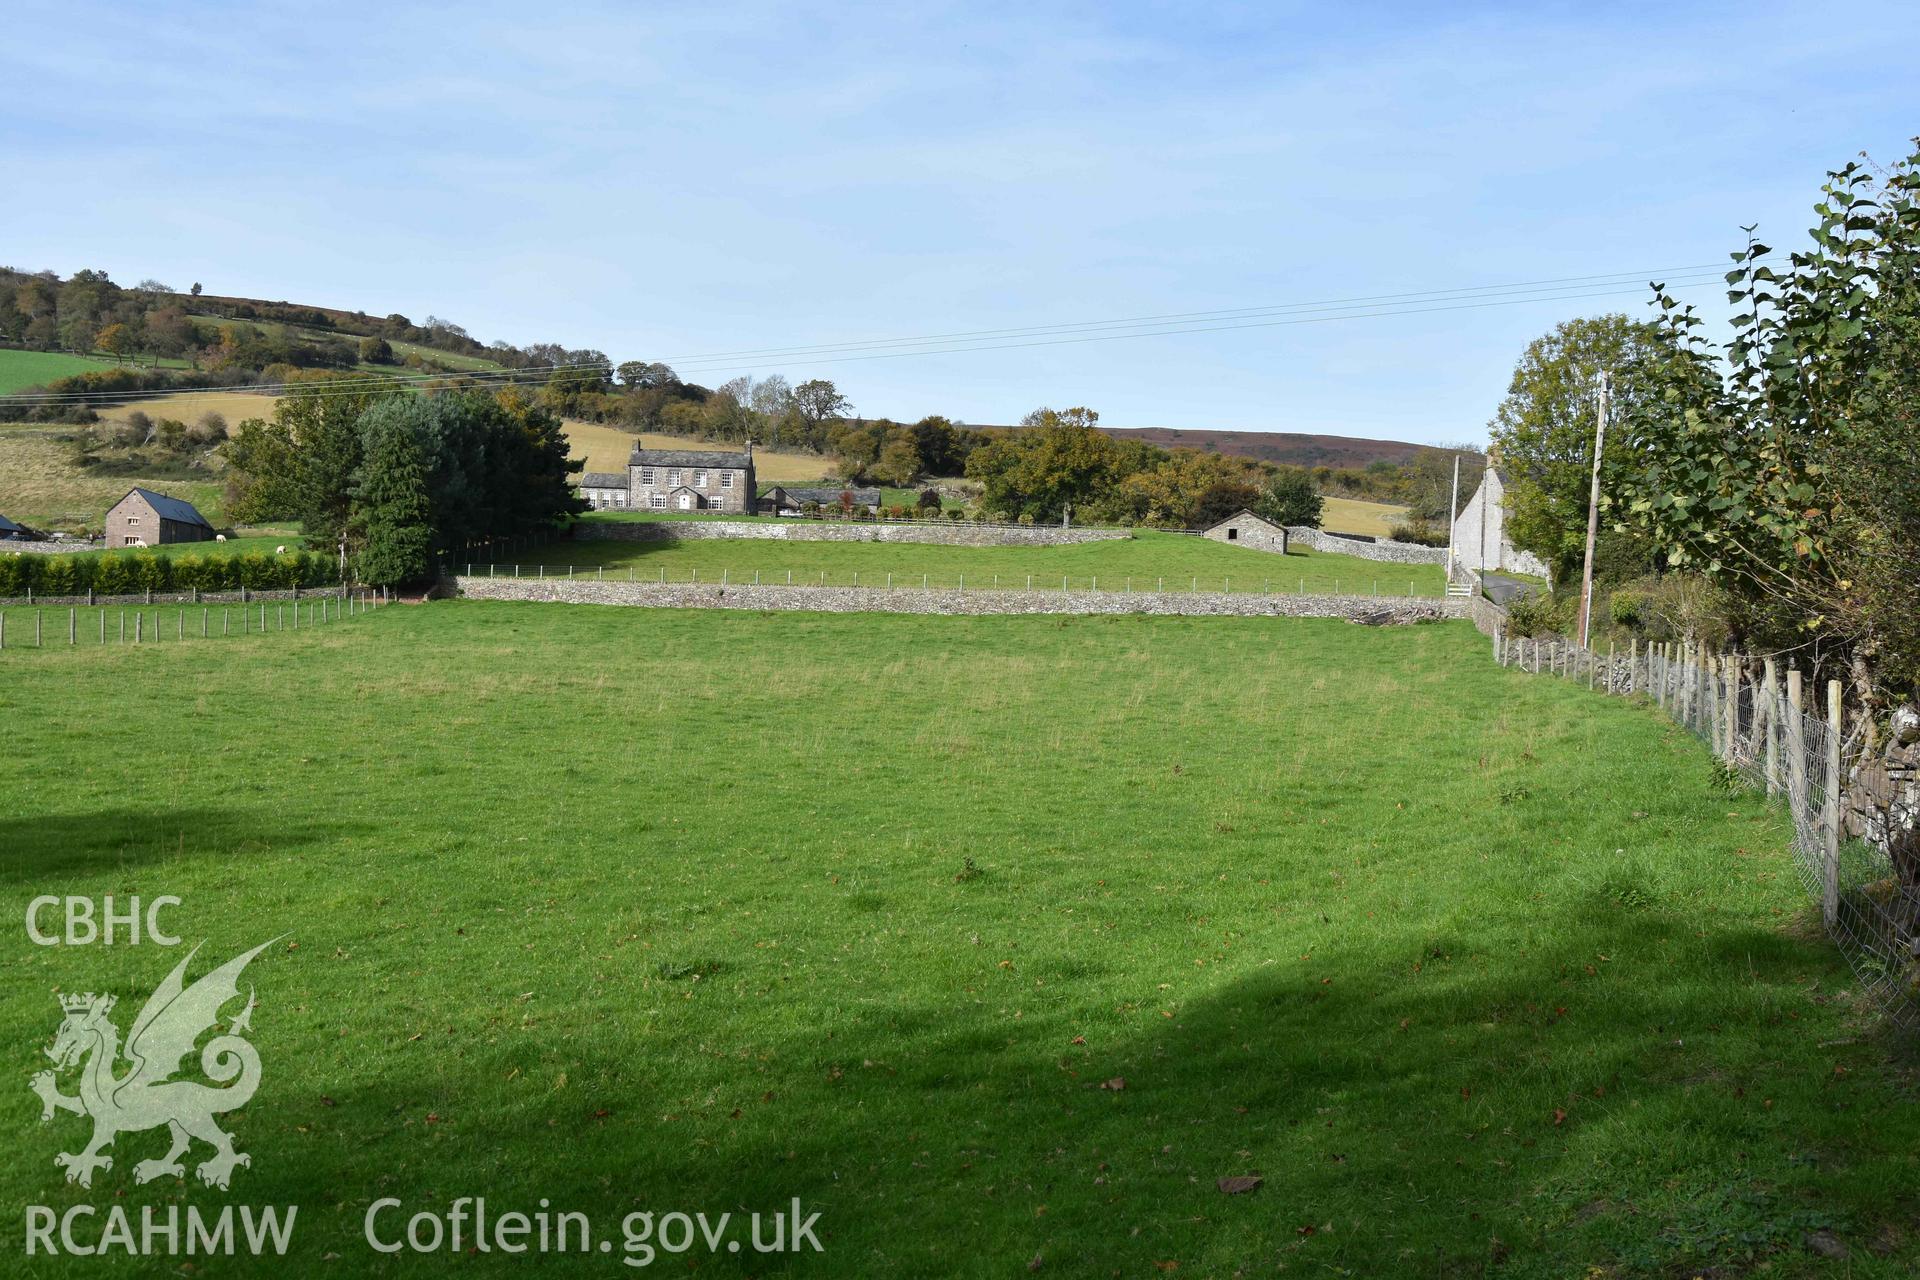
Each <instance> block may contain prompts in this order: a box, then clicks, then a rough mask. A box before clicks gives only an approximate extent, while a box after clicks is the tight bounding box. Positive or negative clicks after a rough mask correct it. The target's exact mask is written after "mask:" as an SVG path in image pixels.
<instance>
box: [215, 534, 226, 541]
mask: <svg viewBox="0 0 1920 1280" xmlns="http://www.w3.org/2000/svg"><path fill="white" fill-rule="evenodd" d="M213 540H214V541H215V542H225V541H226V540H227V535H226V534H224V533H216V534H214V535H213Z"/></svg>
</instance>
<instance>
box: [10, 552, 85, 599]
mask: <svg viewBox="0 0 1920 1280" xmlns="http://www.w3.org/2000/svg"><path fill="white" fill-rule="evenodd" d="M23 558H24V557H23ZM38 558H39V559H40V561H41V563H40V564H39V565H38V566H37V568H38V570H39V573H38V576H39V579H40V582H39V584H38V586H36V587H35V590H37V591H39V592H41V593H42V594H44V595H50V596H71V595H77V594H79V592H80V591H81V590H83V589H84V588H82V587H80V585H79V578H80V574H79V572H78V568H79V567H78V565H77V564H76V563H75V562H74V560H73V558H72V557H71V556H41V557H38Z"/></svg>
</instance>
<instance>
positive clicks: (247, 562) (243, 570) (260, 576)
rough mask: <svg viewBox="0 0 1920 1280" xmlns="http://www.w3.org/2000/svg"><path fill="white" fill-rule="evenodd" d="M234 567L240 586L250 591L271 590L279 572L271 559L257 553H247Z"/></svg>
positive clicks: (268, 556)
mask: <svg viewBox="0 0 1920 1280" xmlns="http://www.w3.org/2000/svg"><path fill="white" fill-rule="evenodd" d="M235 567H236V568H237V569H238V570H239V574H238V576H239V579H240V585H241V586H243V587H246V588H248V589H249V590H252V591H267V590H271V589H272V587H273V584H274V578H275V577H276V576H277V575H278V572H279V571H278V569H277V568H276V567H275V565H274V563H273V557H272V556H270V555H266V554H264V553H262V552H259V551H249V552H247V554H245V555H243V556H241V557H240V558H239V563H238V564H237V565H236V566H235Z"/></svg>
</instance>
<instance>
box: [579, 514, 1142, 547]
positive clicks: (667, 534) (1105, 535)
mask: <svg viewBox="0 0 1920 1280" xmlns="http://www.w3.org/2000/svg"><path fill="white" fill-rule="evenodd" d="M573 536H574V538H575V539H576V540H603V541H620V542H686V541H692V540H695V539H700V538H758V539H762V540H765V541H773V542H926V543H934V544H937V545H940V546H948V547H1058V546H1071V545H1074V544H1076V543H1082V542H1115V541H1120V540H1124V539H1128V538H1131V537H1133V534H1132V532H1131V531H1129V530H1126V529H1059V528H1054V527H1051V526H1047V525H1034V526H1031V527H1028V526H1026V525H977V524H975V525H970V524H952V525H942V524H862V523H857V522H848V523H845V524H841V523H834V522H829V521H823V520H781V521H773V520H645V521H642V520H632V521H627V520H582V521H581V522H579V523H578V524H576V525H574V526H573Z"/></svg>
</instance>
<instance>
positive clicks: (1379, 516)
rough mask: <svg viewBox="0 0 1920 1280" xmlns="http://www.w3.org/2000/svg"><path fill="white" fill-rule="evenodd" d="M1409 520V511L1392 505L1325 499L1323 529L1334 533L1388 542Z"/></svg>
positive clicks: (1322, 503) (1355, 499) (1348, 499)
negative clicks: (1390, 535)
mask: <svg viewBox="0 0 1920 1280" xmlns="http://www.w3.org/2000/svg"><path fill="white" fill-rule="evenodd" d="M1406 518H1407V509H1406V508H1405V507H1396V506H1394V505H1393V504H1392V503H1390V502H1363V501H1361V500H1360V499H1358V498H1323V499H1322V500H1321V512H1320V527H1321V528H1323V529H1325V530H1327V531H1328V532H1330V533H1364V534H1367V535H1369V536H1371V537H1375V538H1384V537H1386V536H1387V535H1388V534H1389V533H1391V532H1392V531H1393V526H1395V525H1397V524H1399V523H1401V522H1402V521H1404V520H1405V519H1406Z"/></svg>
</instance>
